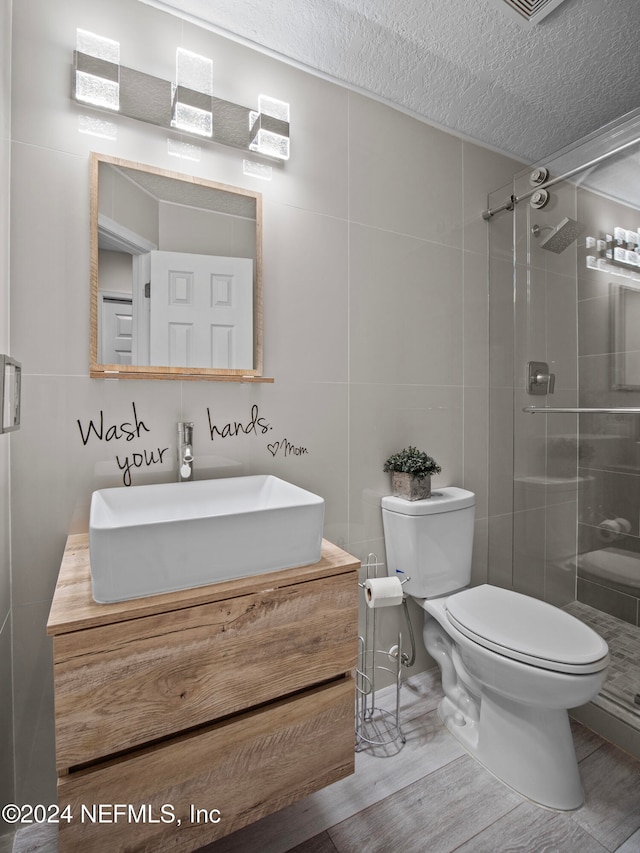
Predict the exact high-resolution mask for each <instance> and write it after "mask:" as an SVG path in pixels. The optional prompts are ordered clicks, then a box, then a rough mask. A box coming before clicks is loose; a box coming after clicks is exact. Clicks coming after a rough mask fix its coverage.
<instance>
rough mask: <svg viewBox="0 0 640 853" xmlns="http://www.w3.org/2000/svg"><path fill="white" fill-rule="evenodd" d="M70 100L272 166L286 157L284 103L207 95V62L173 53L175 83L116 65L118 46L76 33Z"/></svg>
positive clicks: (209, 76) (210, 74)
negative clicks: (248, 103) (246, 103)
mask: <svg viewBox="0 0 640 853" xmlns="http://www.w3.org/2000/svg"><path fill="white" fill-rule="evenodd" d="M73 67H74V71H75V73H74V75H73V85H72V98H73V99H74V100H76V101H78V102H79V103H81V104H83V105H85V106H91V107H94V108H95V109H100V110H110V111H113V110H117V111H118V112H119V114H120V115H122V116H126V117H127V118H133V119H136V120H138V121H144V122H147V123H148V124H153V125H155V126H156V127H162V128H165V129H166V130H176V131H178V132H180V133H185V134H189V135H192V136H196V137H198V138H199V139H201V140H209V141H211V142H215V143H217V144H220V145H228V146H231V147H232V148H239V149H241V150H243V151H252V152H255V154H256V155H258V156H259V157H262V158H266V159H268V160H270V161H272V162H280V163H282V162H283V161H284V160H288V159H289V152H290V144H289V104H287V103H285V102H284V101H278V100H276V99H275V98H270V97H266V96H264V95H260V99H259V106H258V110H257V111H256V110H252V109H249V108H248V107H243V106H241V105H239V104H234V103H232V102H231V101H225V100H222V99H221V98H217V97H215V96H214V95H213V63H212V61H211V60H210V59H208V58H207V57H204V56H199V55H198V54H196V53H192V52H191V51H189V50H185V49H184V48H181V47H180V48H178V49H177V51H176V80H175V83H174V82H171V81H167V80H163V79H161V78H160V77H154V76H152V75H151V74H145V73H144V72H142V71H137V70H136V69H134V68H127V67H126V66H125V65H120V45H119V43H118V42H115V41H112V40H111V39H105V38H103V37H102V36H96V35H94V34H93V33H89V32H87V31H86V30H80V29H79V30H78V31H77V42H76V50H75V51H74V55H73Z"/></svg>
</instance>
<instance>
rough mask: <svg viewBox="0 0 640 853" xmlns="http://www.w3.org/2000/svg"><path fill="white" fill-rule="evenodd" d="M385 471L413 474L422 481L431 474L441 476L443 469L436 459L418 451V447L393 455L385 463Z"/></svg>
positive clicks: (410, 447)
mask: <svg viewBox="0 0 640 853" xmlns="http://www.w3.org/2000/svg"><path fill="white" fill-rule="evenodd" d="M383 470H384V471H399V472H400V473H403V474H413V476H414V477H419V478H420V479H422V478H423V477H426V476H428V475H430V474H439V473H440V471H442V468H441V467H440V466H439V465H438V463H437V462H436V461H435V459H432V458H431V456H429V455H428V454H426V453H424V451H422V450H418V449H417V448H416V447H412V446H411V445H409V447H405V448H404V450H401V451H400V452H399V453H392V454H391V456H390V457H389V458H388V459H387V461H386V462H385V463H384V469H383Z"/></svg>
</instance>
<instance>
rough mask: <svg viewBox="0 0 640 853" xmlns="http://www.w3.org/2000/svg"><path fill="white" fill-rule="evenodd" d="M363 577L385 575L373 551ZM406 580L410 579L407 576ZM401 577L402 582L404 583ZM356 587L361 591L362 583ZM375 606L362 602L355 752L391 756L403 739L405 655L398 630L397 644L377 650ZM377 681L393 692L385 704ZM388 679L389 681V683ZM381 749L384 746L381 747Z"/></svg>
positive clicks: (401, 744) (356, 673) (357, 670)
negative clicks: (378, 696) (381, 703)
mask: <svg viewBox="0 0 640 853" xmlns="http://www.w3.org/2000/svg"><path fill="white" fill-rule="evenodd" d="M364 567H365V570H366V580H372V579H374V578H377V577H384V576H386V574H385V573H380V574H379V569H381V568H383V567H384V563H381V562H379V561H378V558H377V556H376V555H375V554H369V556H368V557H367V561H366V563H365V566H364ZM406 580H409V578H406ZM406 580H403V581H402V583H403V584H404V583H406ZM359 586H360V587H361V588H362V589H363V590H364V588H365V583H360V584H359ZM376 622H377V609H376V608H375V607H369V606H366V605H365V619H364V623H365V624H364V633H363V634H362V635H361V636H359V637H358V665H357V667H356V672H355V682H356V747H355V748H356V752H361V751H362V750H364V749H370V750H372V751H373V752H374V754H375V753H376V750H377V749H381V751H380V753H379V754H381V755H390V754H391V753H390V752H389V747H395V749H396V751H397V752H399V751H400V749H402V746H403V745H404V743H405V741H406V738H405V736H404V734H403V731H402V728H401V726H400V690H401V687H402V664H403V659H406V655H403V652H402V632H401V631H398V636H397V643H396V645H394V646H392V647H391V648H390V649H379V648H377V646H378V640H377V629H376ZM380 680H384V682H385V685H384V687H383V688H381V689H384V690H385V694H388V693H389V692H390V691H392V699H391V701H388V698H387V696H385V697H384V698H385V700H386V701H385V705H386V707H384V708H383V707H380V706H379V705H378V704H376V693H377V691H378V684H379V682H380ZM389 682H390V683H389ZM382 748H384V749H382Z"/></svg>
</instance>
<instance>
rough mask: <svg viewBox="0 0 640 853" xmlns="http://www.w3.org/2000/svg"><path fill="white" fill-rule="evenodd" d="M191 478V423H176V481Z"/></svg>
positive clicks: (180, 481) (181, 481)
mask: <svg viewBox="0 0 640 853" xmlns="http://www.w3.org/2000/svg"><path fill="white" fill-rule="evenodd" d="M186 480H193V423H191V422H189V423H186V422H183V421H180V422H179V423H178V482H179V483H183V482H185V481H186Z"/></svg>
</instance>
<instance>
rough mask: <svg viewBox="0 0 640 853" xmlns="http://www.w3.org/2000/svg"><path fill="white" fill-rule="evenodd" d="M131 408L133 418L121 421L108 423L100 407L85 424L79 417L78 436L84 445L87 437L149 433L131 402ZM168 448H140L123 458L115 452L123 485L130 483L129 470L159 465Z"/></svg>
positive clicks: (123, 437) (128, 436)
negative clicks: (95, 414) (98, 411)
mask: <svg viewBox="0 0 640 853" xmlns="http://www.w3.org/2000/svg"><path fill="white" fill-rule="evenodd" d="M131 408H132V409H133V420H131V421H123V422H122V423H119V424H118V423H115V424H114V423H112V424H109V423H108V421H105V416H104V411H103V410H102V409H100V417H99V418H96V419H95V420H94V419H93V418H92V419H91V420H90V421H89V422H88V424H87V425H86V426H84V425H83V423H82V421H81V420H80V418H78V419H77V424H78V429H79V430H80V438H81V439H82V444H83V446H84V447H86V446H87V444H88V443H89V439H91V438H93V439H95V440H96V441H104V442H110V441H122V440H124V441H133V440H134V439H135V438H141V437H142V438H144V433H149V432H151V430H150V429H149V427H148V426H147V425H146V424H145V422H144V421H143V420H142V419H141V418H139V417H138V411H137V409H136V404H135V403H131ZM167 450H169V448H168V447H158V448H155V449H154V450H145V449H143V450H141V451H138V452H136V453H131V454H127V455H126V456H125V457H124V459H123V460H121V459H120V455H119V454H116V464H117V466H118V468H119V469H120V470H121V471H122V472H123V474H122V482H123V483H124V485H125V486H130V485H131V471H132V470H134V469H135V468H148V467H150V466H151V465H159V464H162V462H163V461H164V454H165V453H166V452H167Z"/></svg>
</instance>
